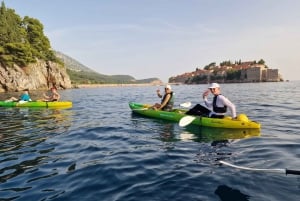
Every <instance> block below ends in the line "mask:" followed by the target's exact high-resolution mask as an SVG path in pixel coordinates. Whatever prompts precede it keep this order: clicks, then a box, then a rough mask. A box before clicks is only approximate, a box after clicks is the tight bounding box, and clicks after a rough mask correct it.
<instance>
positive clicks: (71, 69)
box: [54, 51, 162, 84]
mask: <svg viewBox="0 0 300 201" xmlns="http://www.w3.org/2000/svg"><path fill="white" fill-rule="evenodd" d="M54 52H55V55H56V57H58V58H59V59H60V60H62V62H63V63H64V65H65V67H66V69H67V72H68V74H69V76H70V79H71V81H72V84H145V83H158V84H160V83H162V81H161V80H160V79H159V78H146V79H139V80H136V79H135V78H134V77H133V76H131V75H104V74H101V73H98V72H96V71H95V70H92V69H90V68H89V67H87V66H85V65H84V64H82V63H80V62H79V61H77V60H76V59H74V58H72V57H70V56H68V55H66V54H64V53H62V52H60V51H54Z"/></svg>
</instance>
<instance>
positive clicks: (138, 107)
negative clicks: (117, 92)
mask: <svg viewBox="0 0 300 201" xmlns="http://www.w3.org/2000/svg"><path fill="white" fill-rule="evenodd" d="M129 107H130V109H131V110H132V112H134V113H137V114H140V115H143V116H147V117H151V118H157V119H164V120H170V121H175V122H179V121H180V120H181V119H182V118H183V117H186V116H191V115H186V114H185V112H186V111H187V110H185V109H180V108H178V109H173V110H172V111H171V112H167V111H162V110H153V109H151V108H150V107H151V105H149V104H142V103H134V102H130V103H129ZM194 117H195V118H194V120H193V121H192V122H191V124H194V125H198V126H206V127H215V128H236V129H241V128H243V129H244V128H256V129H259V128H260V123H258V122H256V121H252V120H250V119H248V118H247V117H246V119H245V118H243V119H239V118H237V119H231V117H224V118H223V119H216V118H209V117H196V116H194ZM243 117H245V115H244V114H243Z"/></svg>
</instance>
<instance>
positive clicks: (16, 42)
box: [0, 1, 159, 84]
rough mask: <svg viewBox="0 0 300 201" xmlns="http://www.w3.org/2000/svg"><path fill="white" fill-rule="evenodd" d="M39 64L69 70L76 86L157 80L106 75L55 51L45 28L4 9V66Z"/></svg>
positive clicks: (0, 56) (0, 17)
mask: <svg viewBox="0 0 300 201" xmlns="http://www.w3.org/2000/svg"><path fill="white" fill-rule="evenodd" d="M38 60H43V61H46V62H48V61H52V62H54V63H58V64H61V65H62V66H63V65H64V67H65V68H66V70H67V73H68V75H69V77H70V80H71V82H72V84H120V83H121V84H132V83H151V82H153V81H159V79H157V78H149V79H144V80H135V79H134V78H133V77H132V76H129V75H103V74H100V73H97V72H95V71H93V70H91V69H89V68H87V67H85V66H84V65H82V64H80V63H79V62H77V61H76V60H74V59H72V58H71V57H68V56H66V55H64V54H63V53H60V52H56V51H53V50H52V48H51V45H50V41H49V39H48V38H47V37H46V36H45V35H44V27H43V24H42V23H41V22H40V21H39V20H37V19H34V18H31V17H28V16H25V17H24V18H21V17H20V16H19V15H18V14H16V13H15V10H13V9H10V8H6V6H5V4H4V1H2V2H1V6H0V64H1V65H2V66H5V67H10V66H13V64H16V65H18V66H19V67H26V66H28V65H29V64H30V63H36V62H37V61H38Z"/></svg>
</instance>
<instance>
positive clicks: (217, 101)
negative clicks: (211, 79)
mask: <svg viewBox="0 0 300 201" xmlns="http://www.w3.org/2000/svg"><path fill="white" fill-rule="evenodd" d="M209 92H211V93H212V94H213V95H214V98H213V100H212V101H211V102H209V101H208V100H207V96H208V94H209ZM203 99H204V103H205V105H206V106H207V107H208V108H212V111H211V110H209V109H208V108H206V107H204V106H202V105H200V104H197V105H196V106H195V107H193V108H192V109H190V110H189V111H188V112H187V114H191V115H201V116H208V117H212V118H223V117H224V115H225V113H226V112H227V108H229V110H230V111H231V116H232V118H236V109H235V105H234V104H233V103H232V102H231V101H230V100H228V99H227V98H226V97H225V96H223V95H222V94H221V90H220V85H219V84H218V83H211V84H210V85H209V87H208V90H206V91H205V92H204V93H203Z"/></svg>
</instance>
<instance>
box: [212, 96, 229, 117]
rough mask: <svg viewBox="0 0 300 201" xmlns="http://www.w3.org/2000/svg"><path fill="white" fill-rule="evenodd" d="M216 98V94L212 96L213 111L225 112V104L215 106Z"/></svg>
mask: <svg viewBox="0 0 300 201" xmlns="http://www.w3.org/2000/svg"><path fill="white" fill-rule="evenodd" d="M217 98H218V95H216V96H214V99H213V111H214V112H216V113H225V112H226V111H227V106H226V105H224V106H223V107H218V106H217Z"/></svg>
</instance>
